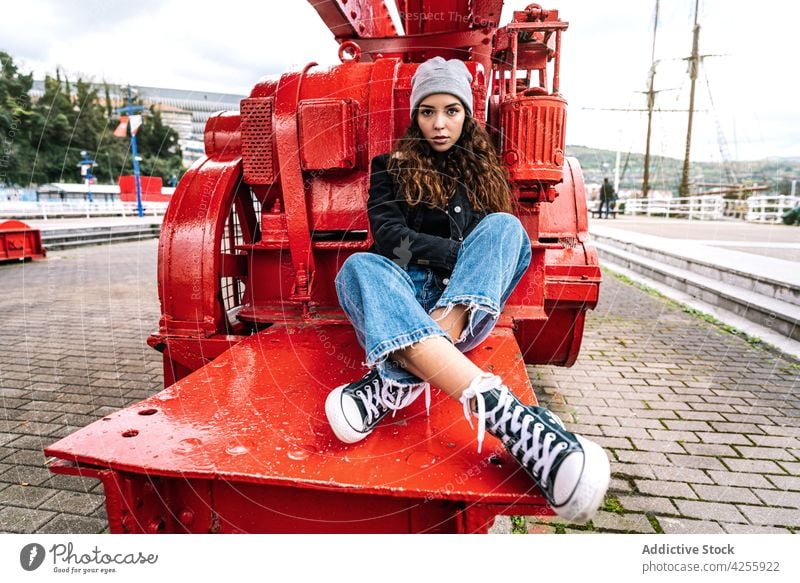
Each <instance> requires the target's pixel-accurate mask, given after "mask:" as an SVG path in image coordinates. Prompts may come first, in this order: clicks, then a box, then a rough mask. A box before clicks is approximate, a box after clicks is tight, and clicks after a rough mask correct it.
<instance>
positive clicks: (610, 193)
mask: <svg viewBox="0 0 800 583" xmlns="http://www.w3.org/2000/svg"><path fill="white" fill-rule="evenodd" d="M615 200H617V196H616V193H615V192H614V187H613V186H612V185H611V183H610V182H609V181H608V178H603V186H601V187H600V209H599V212H598V213H597V216H598V217H600V218H601V219H602V218H603V206H605V207H606V218H608V213H609V212H610V211H611V207H612V206H613V204H614V201H615Z"/></svg>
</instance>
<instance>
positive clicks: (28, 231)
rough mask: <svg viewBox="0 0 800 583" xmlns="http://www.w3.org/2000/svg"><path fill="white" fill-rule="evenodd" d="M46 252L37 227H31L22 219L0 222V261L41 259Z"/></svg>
mask: <svg viewBox="0 0 800 583" xmlns="http://www.w3.org/2000/svg"><path fill="white" fill-rule="evenodd" d="M46 254H47V251H46V250H45V248H44V247H42V233H41V231H40V230H39V229H33V228H31V227H30V226H29V225H27V224H25V223H23V222H22V221H4V222H2V223H0V263H2V262H6V261H24V260H26V259H43V258H44V256H45V255H46Z"/></svg>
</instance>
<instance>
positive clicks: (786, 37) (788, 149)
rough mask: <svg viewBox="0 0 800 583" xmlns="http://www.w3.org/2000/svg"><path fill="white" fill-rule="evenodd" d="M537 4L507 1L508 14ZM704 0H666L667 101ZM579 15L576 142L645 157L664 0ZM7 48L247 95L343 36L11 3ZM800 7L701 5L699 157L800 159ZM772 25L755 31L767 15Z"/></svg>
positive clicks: (298, 1) (114, 7)
mask: <svg viewBox="0 0 800 583" xmlns="http://www.w3.org/2000/svg"><path fill="white" fill-rule="evenodd" d="M527 4H529V1H528V0H507V1H506V3H505V9H504V17H503V19H502V22H503V23H505V22H507V21H508V19H509V15H510V11H511V10H512V9H521V8H523V7H524V6H526V5H527ZM694 4H695V0H661V2H660V5H661V7H660V14H659V31H658V37H657V45H656V58H657V59H658V60H659V65H658V68H657V74H656V88H657V89H664V90H669V91H664V92H662V93H660V94H659V96H658V98H657V104H658V105H660V106H661V107H663V108H666V109H680V108H684V109H685V108H686V107H687V105H688V96H689V80H688V75H687V64H686V62H685V61H682V60H681V59H682V58H684V57H686V56H688V55H689V53H690V52H691V41H692V34H691V28H692V24H693V10H694ZM543 5H544V7H545V8H557V9H559V11H560V14H561V18H562V19H563V20H566V21H568V22H569V23H570V27H569V30H568V31H567V32H566V33H565V35H564V38H563V59H562V81H561V84H562V92H563V94H564V95H565V97H566V98H567V100H568V101H569V106H570V107H569V113H568V123H567V143H569V144H580V145H587V146H593V147H601V148H608V149H620V150H622V151H623V152H628V151H634V152H643V151H644V142H645V137H644V136H645V128H646V121H645V120H646V117H645V114H644V113H637V112H631V113H623V112H613V111H602V109H603V108H642V107H644V105H645V96H644V95H643V94H642V93H641V92H642V91H643V90H645V89H646V87H647V75H648V70H649V68H650V51H651V43H652V27H653V15H654V6H655V1H654V0H604V1H602V2H601V1H597V0H559V1H557V0H553V1H552V2H544V4H543ZM0 7H2V9H1V10H0V50H5V51H7V52H8V53H10V54H11V55H12V56H13V57H14V59H15V62H16V63H17V65H18V66H19V67H20V68H21V69H22V70H23V71H24V72H27V71H33V72H34V75H35V77H36V78H37V79H40V78H43V77H44V75H45V73H50V74H53V73H54V72H55V69H56V67H59V68H61V69H62V70H64V71H66V73H67V74H68V76H69V77H70V78H74V77H76V76H79V75H80V76H82V77H83V78H84V79H88V78H91V79H93V80H95V81H100V80H102V79H106V80H108V81H109V82H112V83H128V82H130V83H131V84H133V85H145V86H148V85H149V86H160V87H174V88H180V89H193V90H198V91H203V90H205V91H219V92H226V93H240V94H243V95H244V94H247V93H248V92H249V90H250V88H251V87H252V86H253V84H254V83H255V82H256V81H257V80H258V79H259V78H260V77H261V76H263V75H267V74H276V73H280V72H282V71H284V70H285V69H287V68H288V67H289V66H291V65H296V64H301V63H306V62H308V61H312V60H313V61H316V62H318V63H319V64H320V65H333V64H335V63H337V62H338V59H337V56H336V49H337V45H336V43H335V42H334V40H333V36H332V34H331V33H330V32H329V31H328V29H327V28H326V27H325V26H324V25H323V24H322V21H321V19H320V18H319V16H318V15H317V13H316V11H314V9H313V8H312V7H311V6H310V5H309V3H308V2H307V1H305V0H283V1H276V0H261V1H260V2H246V1H245V0H225V1H224V2H214V3H208V4H206V3H205V2H189V1H182V0H163V1H157V0H138V1H137V2H130V1H126V2H122V1H119V0H103V1H101V0H83V1H81V2H64V1H58V0H25V1H24V2H20V1H18V0H0ZM798 17H800V7H798V5H797V3H795V2H790V1H786V0H761V1H760V2H751V1H745V0H701V2H700V24H701V35H700V51H701V53H703V54H709V53H710V54H715V55H721V56H715V57H709V58H707V59H706V60H705V63H704V67H703V68H702V69H701V75H700V79H699V82H698V86H697V97H696V99H697V106H696V107H697V108H698V109H701V110H704V111H703V112H701V113H699V114H698V115H697V116H696V121H695V129H694V132H693V136H694V140H693V144H692V154H693V158H694V159H697V160H719V159H720V157H721V154H720V140H719V137H718V136H720V135H722V136H724V141H725V143H727V151H728V153H729V154H730V156H731V157H732V158H734V159H742V160H746V159H757V158H762V157H766V156H800V141H799V140H798V137H797V134H798V128H800V114H798V106H797V105H796V102H797V95H796V85H795V84H796V78H797V65H796V64H795V63H794V57H795V56H796V55H797V52H798V51H797V48H796V47H797V42H796V39H795V35H796V31H795V30H794V29H796V26H797V22H800V18H798ZM756 23H757V24H759V25H760V26H759V27H758V28H757V27H756V26H755V24H756ZM685 136H686V115H685V114H682V113H660V114H657V115H656V116H655V126H654V135H653V140H652V148H653V151H654V152H655V153H663V154H665V155H669V156H673V157H676V158H682V157H683V149H684V141H685Z"/></svg>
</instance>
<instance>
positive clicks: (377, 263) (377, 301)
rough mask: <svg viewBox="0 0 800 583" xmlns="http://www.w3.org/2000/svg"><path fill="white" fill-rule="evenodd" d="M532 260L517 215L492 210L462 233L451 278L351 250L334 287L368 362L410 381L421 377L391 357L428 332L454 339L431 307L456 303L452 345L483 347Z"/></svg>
mask: <svg viewBox="0 0 800 583" xmlns="http://www.w3.org/2000/svg"><path fill="white" fill-rule="evenodd" d="M530 261H531V243H530V239H529V238H528V234H527V233H526V232H525V229H524V228H523V226H522V224H521V223H520V221H519V219H517V217H515V216H514V215H511V214H508V213H492V214H490V215H487V216H486V217H484V218H483V219H482V220H481V222H480V223H478V225H477V226H476V227H475V229H474V230H473V231H472V232H471V233H470V234H469V235H468V236H467V237H466V239H464V242H463V244H462V247H461V251H460V252H459V254H458V259H457V261H456V266H455V268H454V269H453V273H452V275H450V277H449V278H441V277H440V276H438V275H436V274H435V273H434V272H433V271H431V270H430V269H428V268H425V267H420V266H417V265H409V266H408V267H407V268H406V269H404V268H403V267H401V266H400V265H398V264H397V263H395V262H394V261H392V260H391V259H387V258H386V257H384V256H383V255H378V254H376V253H354V254H353V255H351V256H350V257H348V258H347V260H346V261H345V262H344V264H343V265H342V268H341V269H340V270H339V273H338V275H337V276H336V293H337V294H338V296H339V303H340V304H341V306H342V309H343V310H344V311H345V313H346V314H347V317H348V318H349V319H350V321H351V322H352V323H353V327H354V328H355V331H356V337H357V338H358V342H359V344H361V346H362V347H363V348H364V351H365V352H366V363H365V364H366V365H367V366H368V367H369V368H370V369H374V368H377V369H378V373H379V374H380V376H381V378H383V379H384V380H385V381H388V382H389V383H390V384H392V385H395V386H409V385H415V384H418V383H420V382H422V381H421V379H419V378H417V377H416V376H415V375H413V374H411V373H410V372H408V371H407V370H405V369H403V368H401V367H400V366H399V365H397V364H395V363H394V362H392V361H391V360H390V359H389V356H390V355H391V354H392V353H393V352H395V351H397V350H400V349H403V348H408V347H409V346H411V345H413V344H416V343H417V342H420V341H422V340H425V339H426V338H431V337H434V336H444V337H445V338H448V339H449V336H448V335H447V333H446V332H444V331H443V330H442V328H441V327H440V326H439V324H437V323H436V321H435V320H433V318H431V316H430V314H431V313H432V312H433V311H434V310H436V309H437V308H445V312H444V313H443V314H442V316H445V315H446V314H447V313H449V311H450V310H452V308H453V307H454V306H456V305H459V304H461V305H465V306H467V308H468V316H467V324H466V326H465V327H464V331H463V333H462V334H461V337H460V338H459V339H458V340H457V341H456V342H455V346H456V348H458V349H459V350H460V351H461V352H467V351H469V350H472V349H473V348H475V347H476V346H478V345H479V344H480V343H481V342H483V341H484V340H485V339H486V337H487V336H489V334H490V333H491V331H492V329H493V328H494V326H495V324H496V323H497V318H498V317H499V315H500V312H501V311H502V310H503V306H504V305H505V302H506V300H507V299H508V297H509V296H510V295H511V292H512V291H513V290H514V288H515V287H516V285H517V283H518V282H519V280H520V279H521V278H522V275H523V274H524V273H525V270H526V269H527V268H528V265H529V264H530Z"/></svg>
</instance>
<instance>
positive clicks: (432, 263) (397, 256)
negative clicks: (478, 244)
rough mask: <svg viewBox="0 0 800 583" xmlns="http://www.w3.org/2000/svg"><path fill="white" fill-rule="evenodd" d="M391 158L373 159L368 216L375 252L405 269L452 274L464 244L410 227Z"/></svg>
mask: <svg viewBox="0 0 800 583" xmlns="http://www.w3.org/2000/svg"><path fill="white" fill-rule="evenodd" d="M388 159H389V155H388V154H381V155H380V156H376V157H375V158H373V159H372V168H371V175H370V186H369V199H368V201H367V214H368V215H369V225H370V229H371V230H372V238H373V239H374V240H375V247H374V250H375V251H376V252H377V253H379V254H380V255H383V256H384V257H387V258H389V259H391V260H392V261H394V262H395V263H397V264H398V265H400V266H401V267H403V268H405V267H407V266H408V264H415V265H421V266H425V267H430V268H431V269H436V270H444V271H452V270H453V268H454V267H455V264H456V259H457V258H458V252H459V250H460V249H461V243H460V242H459V241H454V240H452V239H446V238H444V237H437V236H435V235H428V234H426V233H419V232H417V231H415V230H414V229H412V228H411V227H409V225H408V222H407V218H406V217H407V212H406V211H407V209H408V206H407V204H406V202H405V199H404V197H403V196H402V195H401V194H400V193H398V192H397V189H396V187H395V184H394V181H393V180H392V177H391V176H390V175H389V173H388V172H387V170H386V164H387V162H388Z"/></svg>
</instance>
